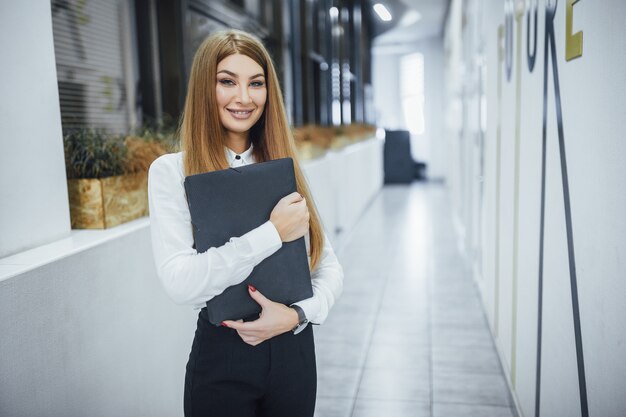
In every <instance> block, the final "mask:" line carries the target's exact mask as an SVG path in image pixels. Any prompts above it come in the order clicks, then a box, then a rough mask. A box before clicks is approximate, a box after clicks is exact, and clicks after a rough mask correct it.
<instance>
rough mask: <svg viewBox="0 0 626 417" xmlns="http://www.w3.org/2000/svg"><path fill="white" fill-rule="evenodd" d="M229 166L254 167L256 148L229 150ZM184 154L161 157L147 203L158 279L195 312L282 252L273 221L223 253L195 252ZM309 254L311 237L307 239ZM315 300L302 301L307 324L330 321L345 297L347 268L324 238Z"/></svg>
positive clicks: (313, 276)
mask: <svg viewBox="0 0 626 417" xmlns="http://www.w3.org/2000/svg"><path fill="white" fill-rule="evenodd" d="M225 152H226V156H227V160H228V161H230V166H231V167H235V166H242V165H247V164H248V163H254V162H255V160H254V156H253V154H252V145H251V146H250V147H249V148H248V149H247V150H246V151H245V152H243V153H242V154H239V155H237V154H236V153H235V152H233V151H232V150H231V149H229V148H226V149H225ZM184 179H185V175H184V171H183V160H182V152H178V153H170V154H165V155H162V156H160V157H158V158H157V159H156V160H154V162H152V164H151V165H150V168H149V170H148V203H149V209H150V233H151V237H152V252H153V255H154V262H155V265H156V271H157V274H158V276H159V278H160V280H161V282H162V284H163V286H164V288H165V291H166V292H167V294H168V295H169V296H170V298H171V299H172V300H173V301H174V302H176V303H177V304H191V305H193V306H194V308H195V309H200V308H202V307H204V306H205V304H206V302H207V301H208V300H210V299H211V298H213V297H215V296H216V295H219V294H221V293H222V292H223V291H224V290H225V289H226V288H228V287H230V286H231V285H236V284H239V283H241V282H243V281H244V280H245V279H246V278H247V277H248V276H249V275H250V273H251V272H252V269H254V267H255V266H256V265H258V264H259V263H260V262H261V261H263V259H265V258H267V257H268V256H270V255H272V254H273V253H274V252H276V251H277V250H278V249H280V247H281V246H282V241H281V239H280V235H279V234H278V231H277V230H276V227H274V224H273V223H272V222H270V221H269V220H268V221H267V222H265V223H263V224H262V225H260V226H258V227H257V228H255V229H252V230H251V231H249V232H248V233H246V234H244V235H242V236H240V237H232V238H230V240H229V241H228V242H227V243H225V244H224V245H222V246H220V247H213V248H209V249H208V250H207V251H206V252H204V253H198V252H197V251H196V249H194V248H193V243H194V240H193V232H192V226H191V217H190V214H189V207H188V205H187V198H186V195H185V188H184ZM305 241H306V246H307V251H308V249H309V234H308V233H307V234H306V235H305ZM311 283H312V286H313V297H311V298H308V299H306V300H302V301H298V302H296V303H294V304H297V305H299V306H300V307H301V308H302V310H303V311H304V313H305V314H306V317H307V319H308V320H309V321H310V322H311V323H314V324H321V323H323V322H324V321H325V320H326V317H327V316H328V312H329V310H330V309H331V308H332V306H333V304H334V303H335V300H337V298H338V297H339V296H340V295H341V292H342V291H343V268H342V267H341V265H340V264H339V262H338V260H337V257H336V256H335V253H334V251H333V249H332V247H331V244H330V241H329V240H328V237H326V236H325V235H324V246H323V250H322V254H321V258H320V262H319V264H318V266H317V268H316V269H315V271H313V272H312V273H311Z"/></svg>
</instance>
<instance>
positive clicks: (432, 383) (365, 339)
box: [314, 183, 515, 417]
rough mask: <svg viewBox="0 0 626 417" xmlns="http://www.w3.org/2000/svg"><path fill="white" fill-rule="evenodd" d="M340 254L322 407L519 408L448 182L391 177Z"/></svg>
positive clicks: (370, 410)
mask: <svg viewBox="0 0 626 417" xmlns="http://www.w3.org/2000/svg"><path fill="white" fill-rule="evenodd" d="M337 254H338V256H339V259H340V261H341V263H342V265H343V267H344V271H345V282H344V293H343V295H342V297H341V298H340V299H339V301H338V302H337V304H336V305H335V306H334V308H333V309H332V311H331V314H330V316H329V317H328V319H327V321H326V323H324V324H323V325H322V326H316V327H315V329H314V331H315V341H316V351H317V366H318V390H317V392H318V398H317V408H316V414H315V415H316V417H380V416H384V417H408V416H411V417H422V416H432V417H460V416H472V417H473V416H480V417H513V416H515V412H514V410H513V409H512V408H511V406H512V401H511V399H510V395H509V391H508V388H507V384H506V381H505V379H504V376H503V374H502V370H501V367H500V362H499V359H498V356H497V354H496V351H495V349H494V346H493V342H492V339H491V336H490V333H489V329H488V327H487V323H486V321H485V317H484V315H483V311H482V308H481V305H480V301H479V295H478V292H477V290H476V288H475V287H474V284H473V282H472V278H471V274H470V271H469V269H468V267H467V265H465V263H464V261H463V259H462V258H461V255H460V254H459V251H458V249H457V238H456V235H455V232H454V229H453V226H452V217H451V210H450V205H449V201H448V198H447V194H446V191H445V189H444V187H443V186H441V185H433V184H424V183H414V184H413V185H410V186H403V185H394V186H386V187H385V188H384V189H383V191H382V192H381V193H380V194H379V195H378V196H377V197H376V199H375V200H374V201H373V202H372V204H371V205H370V206H369V208H368V209H367V211H366V212H365V213H364V215H363V216H362V217H361V219H359V221H358V223H357V225H356V227H355V229H354V230H353V231H352V232H351V234H350V235H349V236H348V237H347V238H346V240H345V244H344V246H342V247H341V248H338V250H337Z"/></svg>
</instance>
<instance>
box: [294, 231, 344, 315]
mask: <svg viewBox="0 0 626 417" xmlns="http://www.w3.org/2000/svg"><path fill="white" fill-rule="evenodd" d="M307 238H308V235H307ZM311 283H312V285H313V297H311V298H307V299H306V300H302V301H298V302H296V303H294V304H297V305H298V306H300V307H301V308H302V310H303V311H304V314H305V315H306V317H307V319H308V320H309V322H311V323H313V324H322V323H324V321H325V320H326V317H327V316H328V312H329V311H330V309H331V308H332V307H333V305H334V304H335V301H336V300H337V299H338V298H339V296H340V295H341V293H342V292H343V268H342V267H341V264H339V261H338V260H337V256H336V255H335V252H334V251H333V248H332V246H331V244H330V241H329V240H328V237H326V235H325V234H324V246H323V250H322V255H321V258H320V262H319V264H318V266H317V268H316V269H315V270H314V271H313V273H312V274H311Z"/></svg>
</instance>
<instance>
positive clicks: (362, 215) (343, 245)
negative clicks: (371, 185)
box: [335, 186, 384, 256]
mask: <svg viewBox="0 0 626 417" xmlns="http://www.w3.org/2000/svg"><path fill="white" fill-rule="evenodd" d="M383 190H384V186H383V187H381V188H380V189H379V190H378V192H377V193H376V194H375V195H374V196H372V197H370V199H369V201H368V202H367V204H366V205H365V207H364V208H363V210H361V213H360V214H359V217H358V218H357V219H356V221H355V222H354V223H352V227H351V228H350V230H348V231H347V235H346V236H345V237H344V239H343V241H342V242H341V245H339V247H338V248H337V250H336V251H335V252H336V253H337V256H340V255H341V254H343V251H344V249H345V248H346V246H348V243H349V242H350V241H351V240H352V236H353V235H354V233H355V230H357V228H358V227H360V226H361V223H362V221H363V219H364V218H365V214H366V213H367V212H368V211H369V210H370V208H372V206H373V205H374V203H375V202H376V200H378V199H380V198H382V194H383Z"/></svg>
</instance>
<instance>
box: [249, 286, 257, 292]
mask: <svg viewBox="0 0 626 417" xmlns="http://www.w3.org/2000/svg"><path fill="white" fill-rule="evenodd" d="M248 288H250V291H252V292H254V291H256V288H254V287H253V286H252V285H250V284H248Z"/></svg>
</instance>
